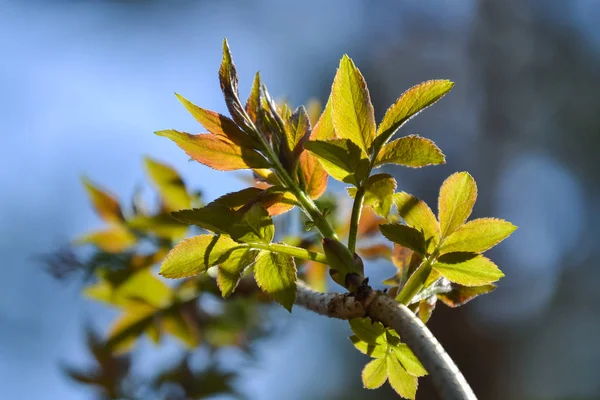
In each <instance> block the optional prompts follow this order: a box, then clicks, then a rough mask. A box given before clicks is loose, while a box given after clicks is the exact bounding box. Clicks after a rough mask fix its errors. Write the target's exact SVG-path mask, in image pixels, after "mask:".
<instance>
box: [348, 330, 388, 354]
mask: <svg viewBox="0 0 600 400" xmlns="http://www.w3.org/2000/svg"><path fill="white" fill-rule="evenodd" d="M350 341H351V342H352V344H353V345H354V347H356V349H357V350H358V351H360V352H361V353H363V354H366V355H368V356H371V357H373V358H382V357H385V356H386V354H387V345H385V344H380V343H377V344H372V343H367V342H365V341H364V340H360V338H359V337H358V336H356V335H353V336H350Z"/></svg>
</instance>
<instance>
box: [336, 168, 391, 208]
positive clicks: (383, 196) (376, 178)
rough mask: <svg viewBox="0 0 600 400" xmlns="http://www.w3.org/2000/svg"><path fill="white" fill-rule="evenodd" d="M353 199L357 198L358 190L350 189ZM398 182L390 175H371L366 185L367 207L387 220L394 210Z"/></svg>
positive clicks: (349, 192)
mask: <svg viewBox="0 0 600 400" xmlns="http://www.w3.org/2000/svg"><path fill="white" fill-rule="evenodd" d="M347 190H348V194H349V195H350V196H351V197H354V196H356V190H357V189H356V188H348V189H347ZM395 190H396V180H395V179H394V178H393V177H392V176H391V175H389V174H375V175H371V176H370V177H369V179H368V180H367V183H366V185H365V191H366V192H365V199H364V203H365V205H368V206H370V207H372V208H373V210H374V211H375V212H376V213H377V215H379V216H381V217H383V218H387V217H388V215H389V214H390V211H391V209H392V203H393V195H394V191H395Z"/></svg>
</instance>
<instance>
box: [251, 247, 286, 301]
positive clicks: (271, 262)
mask: <svg viewBox="0 0 600 400" xmlns="http://www.w3.org/2000/svg"><path fill="white" fill-rule="evenodd" d="M254 278H255V279H256V283H257V284H258V286H259V287H260V288H261V289H262V290H263V291H264V292H266V293H268V294H269V295H270V296H271V297H272V298H273V300H275V301H276V302H278V303H279V304H281V305H282V306H283V307H284V308H285V309H286V310H288V311H290V312H291V311H292V306H293V305H294V301H295V300H296V265H295V264H294V259H293V258H292V257H290V256H287V255H285V254H279V253H271V252H270V251H261V252H260V253H259V254H258V257H257V258H256V262H255V264H254Z"/></svg>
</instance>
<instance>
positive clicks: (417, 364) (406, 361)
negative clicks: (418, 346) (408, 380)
mask: <svg viewBox="0 0 600 400" xmlns="http://www.w3.org/2000/svg"><path fill="white" fill-rule="evenodd" d="M394 353H395V354H396V357H398V360H399V361H400V363H402V366H403V367H404V369H405V370H406V372H408V373H409V374H411V375H413V376H425V375H427V370H425V367H423V364H421V361H419V359H418V358H417V356H415V354H414V353H413V352H412V350H411V349H410V348H409V347H408V346H407V345H406V344H404V343H399V344H398V345H397V346H395V347H394Z"/></svg>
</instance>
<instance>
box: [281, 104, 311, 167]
mask: <svg viewBox="0 0 600 400" xmlns="http://www.w3.org/2000/svg"><path fill="white" fill-rule="evenodd" d="M284 130H285V142H286V144H287V149H288V151H289V152H290V153H291V155H292V157H293V159H294V160H296V159H297V158H298V157H299V156H300V153H301V152H302V150H304V147H303V146H304V142H306V141H307V140H308V137H309V136H310V132H311V131H310V121H309V120H308V114H307V113H306V109H305V108H304V106H300V107H298V108H297V109H296V111H294V113H293V114H292V115H290V117H289V118H288V119H287V121H286V122H285V127H284Z"/></svg>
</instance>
